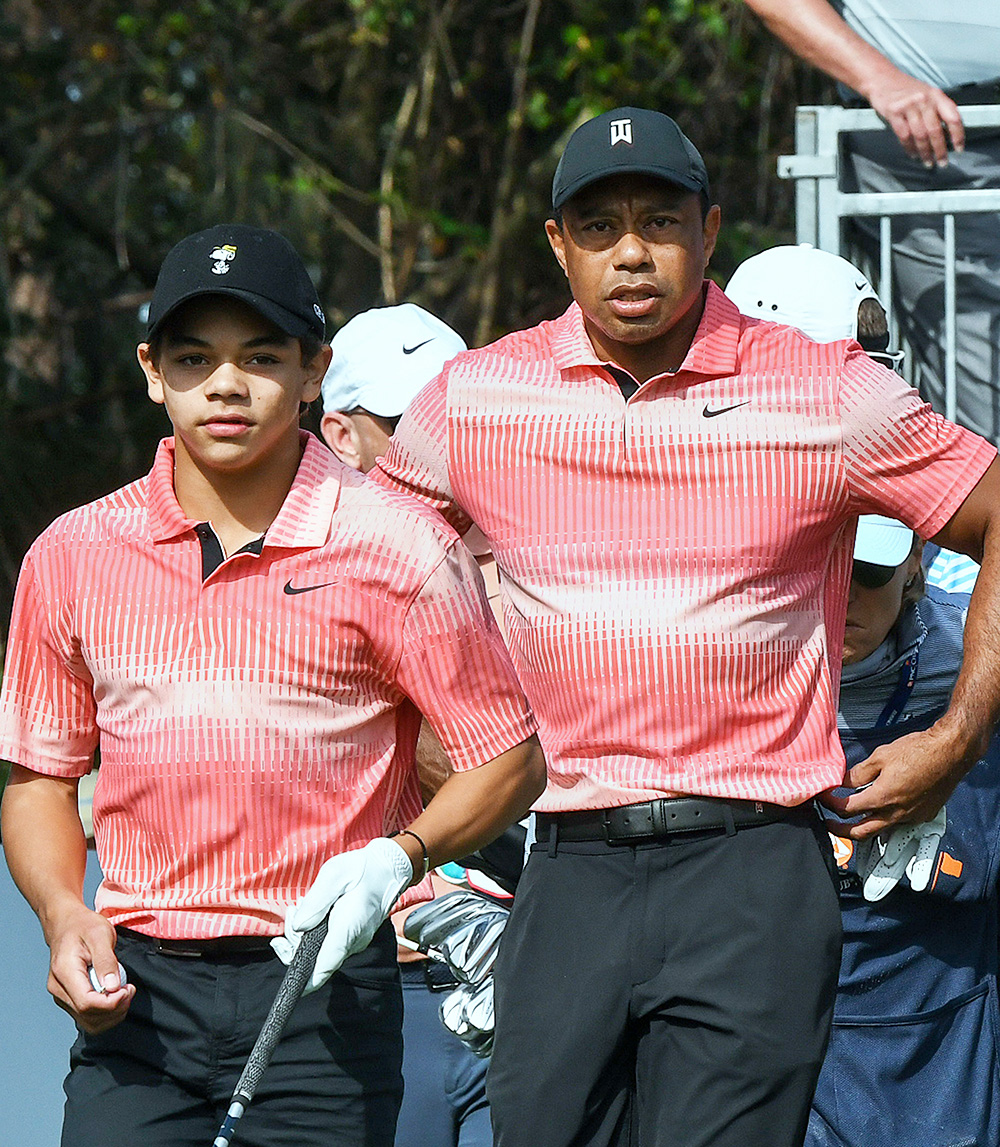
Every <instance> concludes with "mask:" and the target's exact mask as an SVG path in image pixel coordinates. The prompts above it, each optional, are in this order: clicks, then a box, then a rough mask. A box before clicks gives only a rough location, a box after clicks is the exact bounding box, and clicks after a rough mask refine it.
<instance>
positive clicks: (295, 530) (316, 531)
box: [146, 430, 340, 549]
mask: <svg viewBox="0 0 1000 1147" xmlns="http://www.w3.org/2000/svg"><path fill="white" fill-rule="evenodd" d="M299 439H300V441H301V442H302V444H303V446H304V450H303V453H302V460H301V461H300V462H299V468H298V470H296V472H295V477H294V479H293V480H292V485H291V489H290V490H289V491H288V494H287V496H286V497H285V500H284V502H283V503H282V506H281V509H280V510H279V511H278V516H277V517H276V518H275V519H274V521H273V522H272V523H271V525H270V526H269V527H268V530H267V535H266V538H265V542H264V544H265V546H279V547H282V548H287V549H310V548H312V547H314V546H322V545H325V544H326V541H327V538H328V537H329V536H330V523H331V522H332V520H333V513H334V510H336V508H337V502H338V500H339V498H340V475H339V473H338V466H339V463H338V462H337V460H336V459H335V458H334V457H333V455H332V454H331V453H330V451H329V450H327V449H326V447H325V446H323V445H322V444H321V443H320V441H319V439H317V438H316V437H315V435H313V434H309V433H308V432H307V431H305V430H302V431H300V432H299ZM146 507H147V511H148V514H149V522H150V533H151V535H152V539H153V541H154V542H165V541H168V540H169V539H171V538H175V537H177V536H178V535H179V534H183V533H186V532H187V531H188V530H193V529H194V527H195V526H196V525H198V522H197V521H195V520H194V519H193V518H189V517H187V516H186V515H185V513H184V511H183V510H182V509H181V507H180V505H179V503H178V501H177V495H176V494H175V493H174V440H173V438H164V439H163V441H162V442H161V443H160V445H159V447H158V449H157V451H156V458H155V459H154V460H153V468H152V470H150V472H149V474H148V476H147V485H146Z"/></svg>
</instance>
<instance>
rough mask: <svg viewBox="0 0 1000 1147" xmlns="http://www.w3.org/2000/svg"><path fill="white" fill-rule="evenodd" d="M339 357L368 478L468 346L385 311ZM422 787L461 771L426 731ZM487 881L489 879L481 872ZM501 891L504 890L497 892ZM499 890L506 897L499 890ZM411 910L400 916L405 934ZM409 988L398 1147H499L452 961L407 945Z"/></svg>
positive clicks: (342, 427)
mask: <svg viewBox="0 0 1000 1147" xmlns="http://www.w3.org/2000/svg"><path fill="white" fill-rule="evenodd" d="M330 347H331V349H332V351H333V355H332V357H331V360H330V366H329V368H328V369H327V372H326V375H325V376H324V378H323V386H322V394H323V415H322V418H321V421H320V430H321V433H322V435H323V438H324V440H325V442H326V444H327V445H328V446H329V447H330V449H331V450H332V451H333V453H334V454H336V455H337V457H338V458H339V459H340V460H341V461H342V462H344V463H345V464H346V465H348V466H350V467H352V468H353V469H355V470H360V471H361V472H362V473H367V472H368V471H369V470H370V469H371V468H372V466H373V465H374V464H375V460H376V459H377V458H379V457H381V456H382V455H383V454H384V453H385V450H386V447H387V446H388V444H389V439H390V438H391V437H392V434H393V431H394V430H395V429H396V423H397V422H398V421H399V418H400V415H401V414H402V413H403V411H404V410H405V409H406V407H407V406H408V405H409V404H410V401H411V400H412V399H413V398H414V397H415V396H416V395H417V393H418V392H419V391H420V390H421V389H422V388H423V387H424V386H425V385H426V384H427V383H428V382H430V381H431V379H432V378H434V377H435V376H436V375H437V374H438V373H439V372H440V371H441V368H442V367H443V366H444V365H445V364H446V363H447V362H449V361H450V360H451V359H452V358H454V357H455V355H457V354H459V353H461V352H462V351H464V350H465V349H466V345H465V342H464V340H463V339H462V337H461V336H460V335H459V334H458V333H457V332H456V331H454V330H452V328H451V327H450V326H448V324H447V323H445V322H442V320H441V319H439V318H437V316H435V315H433V314H431V313H430V312H429V311H426V310H424V309H423V307H419V306H417V305H416V304H415V303H402V304H400V305H399V306H394V307H375V308H373V309H372V310H368V311H364V312H363V313H362V314H359V315H356V316H355V317H354V318H353V319H351V320H350V321H349V322H348V323H346V324H345V325H344V326H343V327H341V329H340V330H339V331H338V332H337V334H336V335H335V336H334V338H333V339H332V340H331V343H330ZM465 541H466V544H467V545H469V544H470V543H471V548H472V549H473V551H474V552H475V551H476V550H479V551H480V554H479V555H477V560H478V561H479V565H480V569H481V571H482V572H483V576H484V580H485V581H486V585H487V595H488V597H489V600H490V604H491V606H493V607H494V614H495V616H497V620H498V622H501V624H502V618H501V616H500V613H499V609H498V608H497V594H498V592H499V586H498V584H497V575H496V564H495V563H494V562H493V560H492V558H491V557H490V555H489V549H488V547H484V546H482V545H477V544H476V539H475V538H474V537H471V538H470V537H469V536H468V535H467V536H466V538H465ZM417 768H418V771H419V773H420V779H421V787H422V789H423V790H424V792H425V793H426V794H428V795H429V794H431V793H433V791H434V790H435V789H436V788H437V786H439V785H440V783H441V781H442V780H443V779H444V778H445V777H446V776H447V774H448V773H449V772H450V771H451V765H450V763H449V761H448V759H447V756H446V755H445V753H444V751H443V750H442V748H441V746H440V743H439V742H438V741H437V738H436V737H434V734H433V731H432V730H431V729H430V728H429V727H428V726H426V725H424V726H422V727H421V733H420V740H419V742H418V746H417ZM448 868H449V871H448V873H447V876H448V879H449V880H450V881H451V883H447V882H446V880H445V878H444V877H443V876H442V875H441V874H440V873H439V872H437V871H435V872H433V873H432V874H431V882H432V884H433V886H434V892H435V894H436V895H438V896H440V895H441V894H442V893H447V892H450V891H454V889H455V887H456V882H460V883H461V884H462V885H464V886H465V887H468V881H467V880H465V879H463V876H462V874H463V872H464V870H463V869H462V868H461V867H460V866H457V865H451V866H448ZM475 880H476V882H477V883H483V882H487V883H488V878H485V877H482V876H481V875H479V874H477V875H476V877H475ZM494 887H495V886H494ZM497 891H501V890H500V889H497ZM408 914H409V910H403V911H401V912H397V913H395V914H394V915H393V918H392V919H393V925H394V926H395V928H396V932H397V937H402V936H403V923H404V921H405V919H406V917H407V915H408ZM398 955H399V965H400V974H401V977H402V981H403V1080H404V1085H405V1086H404V1091H403V1104H402V1107H401V1108H400V1112H399V1121H398V1123H397V1126H396V1140H395V1147H490V1145H491V1144H492V1142H493V1135H492V1131H491V1129H490V1115H489V1105H488V1103H487V1100H486V1062H485V1060H483V1059H480V1058H477V1057H476V1056H475V1055H473V1054H472V1052H471V1051H470V1050H469V1049H468V1047H466V1046H465V1045H464V1044H463V1043H461V1042H459V1040H458V1039H457V1038H456V1037H455V1036H454V1035H452V1034H450V1032H449V1031H446V1030H445V1027H444V1026H443V1024H442V1023H441V1021H440V1019H439V1018H438V1007H439V1004H440V1003H441V1000H442V998H443V997H442V995H441V993H443V992H446V991H448V990H450V989H453V988H455V987H456V985H457V983H458V981H457V980H456V979H455V977H454V976H453V975H452V973H451V971H450V969H448V968H447V966H446V965H444V964H443V963H439V962H435V961H432V960H429V959H428V958H427V957H426V956H424V955H421V954H419V953H416V952H413V951H410V950H409V948H408V947H407V946H406V943H405V939H400V948H399V954H398Z"/></svg>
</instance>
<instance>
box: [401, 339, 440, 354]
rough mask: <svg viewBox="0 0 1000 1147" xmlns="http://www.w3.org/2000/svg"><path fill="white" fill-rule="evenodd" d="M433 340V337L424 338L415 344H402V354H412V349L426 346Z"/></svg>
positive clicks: (415, 349)
mask: <svg viewBox="0 0 1000 1147" xmlns="http://www.w3.org/2000/svg"><path fill="white" fill-rule="evenodd" d="M433 341H434V339H433V338H429V339H424V341H423V342H422V343H417V345H416V346H404V347H403V354H413V352H414V351H417V350H420V348H421V347H422V346H426V345H427V344H428V343H432V342H433Z"/></svg>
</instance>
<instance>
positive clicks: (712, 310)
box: [551, 280, 740, 377]
mask: <svg viewBox="0 0 1000 1147" xmlns="http://www.w3.org/2000/svg"><path fill="white" fill-rule="evenodd" d="M553 327H554V330H553V333H552V344H551V345H552V358H553V361H554V362H555V364H556V366H557V367H558V368H559V369H560V370H568V369H572V368H573V367H581V366H587V367H594V366H603V365H605V364H604V363H603V361H602V360H601V359H600V358H598V356H597V355H596V354H595V353H594V347H593V344H592V343H591V341H590V336H589V335H588V334H587V328H586V327H585V326H584V322H583V311H581V310H580V307H579V304H577V303H573V304H572V305H571V306H570V307H569V309H568V310H567V311H566V312H565V313H564V314H563V315H561V316H560V317H559V318H558V319H556V320H555V322H554V323H553ZM739 339H740V312H739V310H737V308H736V306H735V305H734V304H733V303H731V302H730V301H729V299H728V298H726V296H725V295H724V294H723V292H722V290H721V289H720V288H719V287H718V286H716V284H715V283H713V282H712V281H711V280H707V281H706V292H705V310H704V311H703V312H702V316H701V322H700V323H699V324H698V329H697V331H695V335H694V338H693V339H692V341H691V346H690V349H689V350H688V352H687V355H686V356H685V358H684V362H683V363H682V364H681V367H680V370H679V371H678V372H677V373H678V374H680V373H681V372H682V371H685V372H688V373H690V374H700V375H707V376H710V377H715V376H718V375H726V374H735V373H736V369H737V362H738V353H737V352H738V347H739Z"/></svg>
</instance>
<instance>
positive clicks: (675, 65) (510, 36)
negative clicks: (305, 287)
mask: <svg viewBox="0 0 1000 1147" xmlns="http://www.w3.org/2000/svg"><path fill="white" fill-rule="evenodd" d="M827 94H828V93H827V91H826V87H825V85H824V83H823V82H822V81H821V80H820V79H819V78H818V77H817V76H816V75H815V74H814V73H812V72H810V71H809V70H807V69H806V68H804V67H803V66H801V65H799V64H796V63H795V62H793V61H792V59H791V58H790V57H789V56H788V55H787V54H786V53H785V52H784V51H783V50H782V49H781V48H780V47H778V46H777V45H776V44H775V43H774V41H773V40H772V39H771V38H770V37H769V36H768V35H767V34H766V32H764V31H763V29H762V28H761V26H760V25H759V24H758V23H757V22H756V20H755V19H754V18H753V17H752V16H751V15H750V13H749V12H748V11H747V10H746V9H745V8H744V7H743V5H742V4H741V3H739V2H737V0H706V2H696V0H664V2H663V3H660V4H646V3H638V2H634V0H617V2H616V3H609V2H608V0H547V2H544V3H543V2H542V0H512V2H510V3H504V2H503V0H499V2H497V0H346V2H345V0H341V2H337V3H331V2H322V0H258V2H255V3H254V2H245V0H193V2H189V3H186V4H184V5H183V6H182V5H177V4H168V3H160V2H157V0H132V2H131V3H130V4H128V5H127V6H123V5H121V4H118V3H110V2H94V0H77V2H76V3H63V2H59V0H47V2H46V3H44V4H42V3H31V2H28V0H8V2H7V3H6V4H5V5H4V7H3V15H2V16H0V108H2V111H0V115H2V117H3V121H2V129H0V645H2V637H3V633H4V630H5V625H6V621H7V617H8V615H9V608H10V597H11V593H12V590H13V584H14V581H15V578H16V575H17V569H18V565H19V563H20V559H21V557H22V555H23V553H24V551H25V549H26V548H27V546H28V545H29V544H30V542H31V540H32V539H33V538H34V537H35V535H36V534H37V533H38V532H39V531H40V530H41V529H42V528H43V527H44V526H45V525H46V524H48V522H50V521H51V520H52V518H54V517H55V516H56V515H57V514H59V513H61V512H62V511H63V510H65V509H67V508H68V507H70V506H73V505H77V504H79V503H81V502H83V501H86V500H88V499H90V498H93V497H96V496H98V495H100V494H102V493H105V492H106V491H108V490H111V489H113V488H115V487H116V486H119V485H121V484H122V483H123V482H126V481H129V480H131V479H132V478H134V477H136V476H137V475H139V474H141V473H143V472H144V471H145V469H146V468H147V466H148V463H149V461H150V458H151V456H152V453H153V449H154V445H155V442H156V440H157V439H158V438H159V437H160V436H161V435H162V434H164V433H165V432H167V429H168V428H167V426H166V423H165V421H164V417H163V414H162V411H161V410H160V409H159V408H157V407H154V406H153V405H152V404H151V403H149V402H147V401H146V399H145V397H144V392H143V388H142V385H141V376H140V374H139V370H138V367H137V365H136V363H135V357H134V348H135V344H136V342H137V341H139V338H140V336H141V332H142V327H141V323H140V320H139V313H140V307H141V306H142V304H143V303H144V302H145V301H147V300H148V298H149V294H150V290H151V288H152V285H153V282H154V280H155V277H156V271H157V268H158V266H159V263H160V260H161V259H162V257H163V255H164V254H165V253H166V251H167V250H168V249H169V248H170V247H171V246H172V245H173V244H174V243H175V242H176V241H177V240H178V239H180V238H182V237H183V236H184V235H185V234H187V233H189V232H192V231H195V230H198V229H200V228H202V227H206V226H209V225H211V224H213V223H217V222H222V221H229V220H238V221H242V222H250V223H256V224H262V225H267V226H271V227H275V228H277V229H278V230H281V231H282V232H284V233H285V234H286V235H287V236H288V237H289V238H290V239H291V240H292V241H293V243H295V245H296V246H297V247H298V248H299V250H300V251H301V252H302V253H303V255H304V256H305V258H306V261H307V263H308V265H309V267H310V269H311V271H312V272H313V274H314V277H315V279H316V283H317V285H318V288H319V292H320V296H321V298H322V300H323V302H324V305H325V306H326V309H327V314H328V316H329V317H330V320H331V333H332V331H333V330H335V329H336V328H337V327H338V326H339V325H340V324H341V323H343V322H344V321H345V320H346V319H348V318H350V317H351V316H352V315H354V314H356V313H357V312H358V311H361V310H364V309H365V308H367V307H371V306H376V305H383V304H386V303H395V302H401V301H403V300H407V299H409V300H413V301H415V302H418V303H421V304H422V305H424V306H426V307H428V308H429V309H431V310H434V311H436V312H437V313H438V314H440V315H441V316H442V317H443V318H445V319H446V320H447V321H448V322H450V323H451V324H452V325H453V326H455V327H456V329H458V330H459V331H460V332H461V333H462V334H463V335H464V336H465V338H466V339H467V340H468V341H469V343H470V344H473V345H478V344H482V343H484V342H487V341H489V340H490V339H491V338H494V337H496V336H498V335H500V334H502V333H504V332H506V331H508V330H511V329H513V328H517V327H521V326H525V325H528V324H530V323H532V322H535V321H538V320H539V319H541V318H545V317H549V316H551V315H553V314H556V313H558V312H559V311H561V310H562V309H563V307H564V306H565V305H566V303H567V301H568V296H567V292H566V289H565V286H564V283H563V280H562V276H561V273H560V272H559V271H558V268H557V267H556V265H555V262H554V260H553V259H552V257H551V255H550V253H549V251H548V247H547V244H546V242H545V239H544V235H543V231H542V221H543V220H544V218H545V216H546V212H547V205H548V195H549V188H550V184H551V179H552V173H553V170H554V168H555V163H556V160H557V158H558V155H559V152H560V150H561V148H562V145H563V144H564V142H565V140H566V138H567V136H568V134H569V132H570V131H571V130H572V129H573V128H574V127H575V126H576V125H577V124H578V123H579V122H580V121H581V120H582V119H585V118H587V117H589V116H590V115H592V114H595V113H598V112H601V111H605V110H607V109H609V108H612V107H615V106H618V105H623V104H636V105H641V106H647V107H654V108H659V109H660V110H663V111H666V112H668V113H669V114H671V115H673V116H674V117H675V118H676V119H677V120H678V121H679V122H680V124H681V126H682V127H683V128H684V129H685V130H686V131H687V133H688V134H689V135H690V136H691V138H692V139H693V140H694V141H695V142H696V143H697V144H698V146H699V147H700V148H701V150H702V151H703V153H704V155H705V157H706V161H707V164H708V168H709V173H710V176H711V177H712V180H713V189H714V197H715V199H716V200H717V201H718V202H719V203H720V204H721V205H722V210H723V219H724V232H723V238H722V243H721V247H720V249H719V251H718V253H717V255H716V258H715V261H714V265H713V273H714V274H715V275H716V277H717V278H718V279H719V280H720V282H723V283H724V282H725V281H726V279H727V278H728V275H729V273H730V272H731V271H732V269H733V268H734V267H735V266H736V264H737V263H738V262H739V261H740V260H741V259H742V258H743V257H745V256H746V255H748V254H751V253H753V252H755V251H757V250H759V249H761V248H763V247H765V246H768V245H770V244H772V243H775V242H787V241H789V240H790V239H791V238H792V223H793V220H792V202H791V188H790V186H788V185H785V184H782V183H781V182H780V181H779V180H778V179H777V177H776V176H775V174H774V172H775V159H776V157H777V156H778V155H779V154H782V153H785V152H788V151H792V150H794V148H793V144H792V128H793V118H794V117H793V111H794V107H795V105H796V103H818V102H824V101H825V99H826V96H827Z"/></svg>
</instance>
